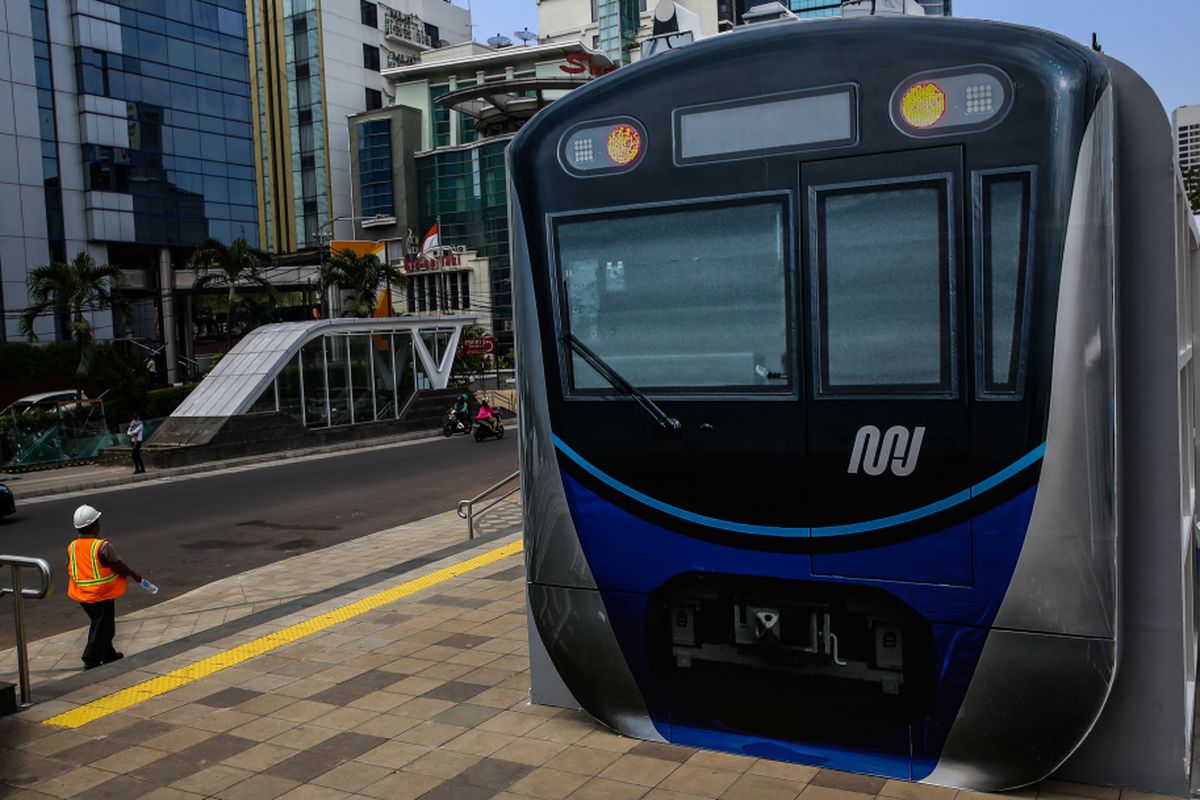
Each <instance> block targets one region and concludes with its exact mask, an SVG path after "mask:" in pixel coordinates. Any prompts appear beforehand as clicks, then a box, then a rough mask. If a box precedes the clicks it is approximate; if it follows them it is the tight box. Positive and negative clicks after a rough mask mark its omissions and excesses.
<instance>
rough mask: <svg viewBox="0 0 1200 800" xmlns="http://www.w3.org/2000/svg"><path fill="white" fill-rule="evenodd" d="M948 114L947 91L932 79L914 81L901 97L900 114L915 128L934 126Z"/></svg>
mask: <svg viewBox="0 0 1200 800" xmlns="http://www.w3.org/2000/svg"><path fill="white" fill-rule="evenodd" d="M945 114H946V93H945V92H943V91H942V89H941V87H940V86H938V85H937V84H936V83H933V82H932V81H931V82H929V83H914V84H913V85H912V86H910V87H909V88H908V91H907V92H905V93H904V96H903V97H902V98H900V115H901V116H902V117H904V121H905V122H907V123H908V124H909V125H911V126H913V127H914V128H932V127H933V126H934V125H936V124H938V122H939V121H940V120H941V118H942V117H943V116H944V115H945Z"/></svg>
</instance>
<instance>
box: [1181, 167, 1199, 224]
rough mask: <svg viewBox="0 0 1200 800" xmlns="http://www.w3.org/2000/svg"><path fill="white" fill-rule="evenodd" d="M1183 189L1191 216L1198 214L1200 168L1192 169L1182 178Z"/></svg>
mask: <svg viewBox="0 0 1200 800" xmlns="http://www.w3.org/2000/svg"><path fill="white" fill-rule="evenodd" d="M1183 188H1184V190H1185V191H1186V192H1187V199H1188V204H1190V205H1191V207H1192V213H1193V214H1200V167H1192V168H1191V169H1189V170H1188V171H1187V174H1185V175H1184V176H1183Z"/></svg>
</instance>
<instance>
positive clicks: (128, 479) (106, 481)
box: [9, 430, 442, 500]
mask: <svg viewBox="0 0 1200 800" xmlns="http://www.w3.org/2000/svg"><path fill="white" fill-rule="evenodd" d="M441 438H442V436H441V435H440V433H439V432H438V431H435V430H429V431H424V430H423V431H409V432H406V433H398V434H395V435H393V436H381V437H377V438H374V439H360V440H357V441H353V442H341V443H338V444H330V445H322V446H320V447H305V448H300V449H296V450H280V451H277V452H274V453H262V454H259V455H254V456H242V457H240V458H227V459H223V460H220V461H208V462H205V463H203V464H190V465H188V466H186V467H168V468H166V469H161V470H156V471H154V472H146V473H142V474H140V475H133V474H130V475H125V476H122V477H114V478H101V479H96V480H86V479H84V480H82V481H81V482H79V483H71V484H66V485H64V486H47V487H44V488H34V489H28V490H22V489H21V488H20V486H19V485H18V486H13V485H10V486H9V488H10V489H12V490H13V495H14V496H15V497H16V498H17V500H32V499H33V498H36V497H49V496H52V495H59V494H71V493H73V492H83V491H88V490H90V489H105V488H108V487H111V486H128V485H130V484H132V483H143V482H145V481H153V480H158V479H160V478H174V477H180V476H183V475H195V474H198V473H202V472H216V471H218V470H222V469H229V468H230V467H243V466H251V465H254V464H264V463H267V462H271V461H280V460H286V459H289V458H296V457H300V456H313V455H324V454H327V453H339V452H343V451H349V450H363V449H366V448H369V447H380V446H384V445H389V444H398V443H400V442H411V441H421V440H426V439H427V440H431V441H436V440H439V439H441Z"/></svg>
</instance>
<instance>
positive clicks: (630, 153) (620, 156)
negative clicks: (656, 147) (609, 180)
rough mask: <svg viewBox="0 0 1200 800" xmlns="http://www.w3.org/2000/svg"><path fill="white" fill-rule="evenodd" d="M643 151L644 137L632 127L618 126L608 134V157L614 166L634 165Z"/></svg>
mask: <svg viewBox="0 0 1200 800" xmlns="http://www.w3.org/2000/svg"><path fill="white" fill-rule="evenodd" d="M641 151H642V135H641V134H640V133H638V129H637V128H635V127H633V126H632V125H618V126H617V127H615V128H613V129H612V133H610V134H608V157H609V158H611V159H612V160H613V163H614V164H618V165H620V166H622V167H623V166H625V165H626V164H629V163H632V162H633V160H634V159H636V158H637V157H638V153H640V152H641Z"/></svg>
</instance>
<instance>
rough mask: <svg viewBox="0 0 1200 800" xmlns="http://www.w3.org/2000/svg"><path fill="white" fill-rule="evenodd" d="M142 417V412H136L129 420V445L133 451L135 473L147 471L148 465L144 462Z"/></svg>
mask: <svg viewBox="0 0 1200 800" xmlns="http://www.w3.org/2000/svg"><path fill="white" fill-rule="evenodd" d="M142 430H143V429H142V417H141V414H138V413H137V412H134V415H133V419H132V420H130V421H129V430H128V432H127V433H128V435H129V447H130V449H131V450H130V452H132V453H133V474H134V475H137V474H138V473H141V472H145V471H146V465H145V464H143V463H142Z"/></svg>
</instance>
